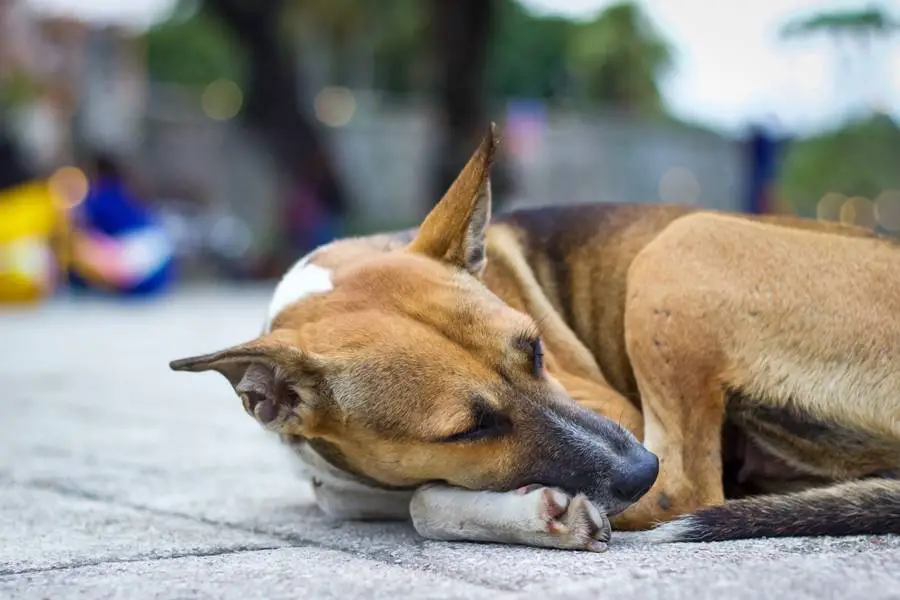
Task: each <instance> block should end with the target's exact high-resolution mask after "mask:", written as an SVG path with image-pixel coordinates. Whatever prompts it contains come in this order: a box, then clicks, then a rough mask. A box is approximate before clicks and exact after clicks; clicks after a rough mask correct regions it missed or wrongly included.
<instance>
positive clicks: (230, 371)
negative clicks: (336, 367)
mask: <svg viewBox="0 0 900 600" xmlns="http://www.w3.org/2000/svg"><path fill="white" fill-rule="evenodd" d="M280 334H281V332H273V333H268V334H265V335H262V336H260V337H258V338H256V339H254V340H252V341H250V342H247V343H245V344H239V345H237V346H232V347H231V348H226V349H225V350H220V351H219V352H213V353H211V354H203V355H200V356H192V357H190V358H181V359H178V360H173V361H172V362H170V363H169V367H170V368H171V369H172V370H173V371H192V372H195V373H200V372H203V371H218V372H219V373H221V374H222V375H224V376H225V378H226V379H227V380H228V381H229V383H231V386H232V387H233V388H234V391H235V392H237V394H238V395H239V396H240V395H245V394H246V395H249V396H252V397H255V399H256V400H266V401H268V402H269V403H271V404H272V405H275V404H277V403H278V402H281V401H283V400H285V398H282V396H283V395H285V394H286V393H290V388H289V385H288V384H290V383H294V384H300V385H303V384H305V383H307V382H308V381H309V380H310V379H312V378H314V377H316V376H317V375H321V374H322V373H323V372H324V364H323V362H322V361H321V359H319V358H317V357H314V356H311V355H310V354H308V353H306V352H304V351H302V350H301V349H300V348H298V347H297V346H296V345H294V344H293V343H291V341H290V340H288V339H285V336H284V335H280Z"/></svg>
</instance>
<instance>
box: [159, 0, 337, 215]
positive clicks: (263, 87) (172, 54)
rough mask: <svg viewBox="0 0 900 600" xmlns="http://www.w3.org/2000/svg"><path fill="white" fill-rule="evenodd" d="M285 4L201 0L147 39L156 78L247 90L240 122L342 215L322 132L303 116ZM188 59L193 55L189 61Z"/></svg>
mask: <svg viewBox="0 0 900 600" xmlns="http://www.w3.org/2000/svg"><path fill="white" fill-rule="evenodd" d="M285 7H286V0H253V1H249V0H203V1H202V3H201V4H200V5H199V6H198V7H197V9H198V10H191V9H192V6H191V5H190V4H189V3H186V4H183V5H182V7H180V8H181V9H182V10H183V11H184V14H180V13H179V12H178V11H176V13H175V18H173V19H171V20H170V21H168V22H167V23H165V24H163V25H160V26H158V27H156V28H154V29H153V30H151V32H150V33H149V34H148V61H149V68H150V73H151V76H153V77H155V78H159V79H164V80H167V81H174V82H178V83H185V84H197V85H202V84H206V83H208V82H209V81H212V80H213V79H217V78H220V77H224V78H228V79H233V80H235V81H237V82H238V83H240V84H241V87H242V88H243V91H244V98H245V102H244V105H243V107H242V111H241V117H242V118H243V119H244V120H245V121H246V123H247V124H248V125H249V126H251V127H252V128H254V129H255V130H256V131H257V132H258V133H259V134H260V136H261V137H262V139H264V140H265V141H266V142H267V144H268V146H269V148H271V150H272V153H273V155H274V157H275V158H276V160H278V161H279V162H280V163H281V164H282V166H283V170H284V172H285V173H287V174H289V175H293V176H294V177H296V178H297V181H298V183H299V184H301V185H303V186H304V187H311V188H312V190H313V192H314V194H315V195H316V197H317V198H318V199H319V200H320V201H321V202H322V203H323V205H324V207H325V208H326V209H327V210H329V211H330V212H332V213H334V214H340V213H342V211H343V210H344V208H345V206H346V200H345V192H344V189H343V187H342V186H341V183H340V181H339V179H338V177H337V176H336V172H335V169H334V167H333V164H332V161H331V159H330V157H329V155H328V153H327V151H326V149H325V146H324V143H323V140H322V137H321V134H320V133H319V131H318V130H317V128H316V127H315V125H314V124H313V123H312V121H311V120H310V119H309V117H308V115H307V114H306V113H305V112H303V111H300V110H298V107H297V93H298V90H300V89H301V88H302V85H303V81H302V77H301V74H300V73H299V72H298V69H296V67H295V63H294V58H293V52H292V51H291V49H290V47H289V46H288V44H287V41H286V40H285V39H284V38H285V36H284V35H283V30H282V16H283V14H284V12H285ZM185 57H190V60H186V59H185Z"/></svg>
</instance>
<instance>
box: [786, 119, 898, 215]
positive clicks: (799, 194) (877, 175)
mask: <svg viewBox="0 0 900 600" xmlns="http://www.w3.org/2000/svg"><path fill="white" fill-rule="evenodd" d="M898 157H900V127H898V126H897V123H895V122H894V121H893V120H892V119H891V118H890V117H888V116H886V115H876V116H874V117H872V118H870V119H867V120H864V121H860V122H857V123H852V124H849V125H847V126H845V127H843V128H841V129H840V130H838V131H835V132H831V133H827V134H824V135H821V136H817V137H813V138H808V139H805V140H798V141H795V142H793V143H792V144H791V146H790V148H789V149H788V151H787V154H786V156H785V160H784V164H783V165H782V168H781V173H782V174H781V179H780V182H779V187H780V191H781V193H782V195H783V197H784V199H785V200H786V201H787V202H788V203H789V204H790V205H791V206H792V207H793V208H794V209H795V210H796V211H797V212H799V213H800V214H805V215H814V214H815V213H816V205H817V203H818V202H819V200H820V199H821V198H822V197H823V196H824V195H825V194H828V193H839V194H843V195H845V196H863V197H866V198H869V199H870V200H873V199H875V197H876V196H878V194H880V193H881V192H882V191H884V190H888V189H900V170H898V169H897V158H898Z"/></svg>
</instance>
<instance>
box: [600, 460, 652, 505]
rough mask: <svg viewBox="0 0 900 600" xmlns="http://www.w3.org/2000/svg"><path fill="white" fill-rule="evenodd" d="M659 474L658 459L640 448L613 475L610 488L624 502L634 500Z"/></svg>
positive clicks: (646, 489)
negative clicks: (623, 466)
mask: <svg viewBox="0 0 900 600" xmlns="http://www.w3.org/2000/svg"><path fill="white" fill-rule="evenodd" d="M657 475H659V459H658V458H657V457H656V455H655V454H653V453H652V452H648V451H647V450H644V449H643V448H641V449H640V450H639V451H638V452H637V453H635V454H634V455H633V456H631V457H629V461H628V463H627V465H626V466H625V468H623V469H622V470H621V471H619V472H618V473H616V474H614V475H613V478H612V481H611V486H610V487H611V488H612V491H613V493H614V494H616V495H617V496H619V498H621V499H622V500H624V501H626V502H636V501H637V500H638V499H639V498H640V497H641V496H643V495H644V494H646V493H647V491H648V490H649V489H650V488H651V487H653V483H654V482H655V481H656V476H657Z"/></svg>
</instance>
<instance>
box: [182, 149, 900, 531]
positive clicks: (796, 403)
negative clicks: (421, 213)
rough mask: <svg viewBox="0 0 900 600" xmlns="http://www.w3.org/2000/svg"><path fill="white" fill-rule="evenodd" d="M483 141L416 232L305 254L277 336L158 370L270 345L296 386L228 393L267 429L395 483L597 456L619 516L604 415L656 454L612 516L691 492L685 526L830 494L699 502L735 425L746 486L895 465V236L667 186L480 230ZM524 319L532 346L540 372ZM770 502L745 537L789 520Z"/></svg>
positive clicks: (621, 519)
mask: <svg viewBox="0 0 900 600" xmlns="http://www.w3.org/2000/svg"><path fill="white" fill-rule="evenodd" d="M494 148H495V140H494V134H493V131H492V132H491V134H490V135H488V136H487V137H486V139H485V142H484V143H483V144H482V146H481V147H480V148H479V150H478V151H477V152H476V153H475V155H474V156H473V158H472V160H471V161H470V162H469V164H468V165H467V166H466V168H464V169H463V172H462V174H461V175H460V178H459V179H458V180H457V182H456V183H455V184H454V185H453V186H452V187H451V189H450V190H449V191H448V193H447V195H446V196H445V198H444V199H443V200H442V201H441V203H439V204H438V206H437V207H436V208H435V209H434V211H433V212H432V213H431V214H430V215H429V217H428V218H427V219H426V221H425V222H424V223H423V225H422V227H421V228H420V229H419V230H418V232H404V233H399V234H394V235H385V236H373V237H370V238H359V239H351V240H344V241H341V242H337V243H335V244H332V245H329V246H328V247H326V248H324V249H321V250H320V251H319V252H317V253H316V254H314V255H313V257H312V259H311V260H312V261H313V262H314V263H315V264H317V265H320V266H323V267H326V268H329V269H331V271H332V274H333V284H334V289H333V291H330V292H328V293H323V294H319V295H313V296H311V297H308V298H305V299H303V300H301V301H298V302H296V303H294V304H292V305H291V306H289V307H288V308H287V309H285V310H283V311H281V313H280V314H278V315H277V317H276V318H275V320H274V322H273V325H272V326H273V330H274V331H273V333H270V334H266V335H264V336H261V338H259V339H258V340H255V341H254V342H251V343H250V344H248V345H244V346H238V347H236V348H234V349H231V350H227V351H224V353H218V354H214V355H207V356H205V357H195V358H192V359H184V360H182V361H175V362H174V363H173V368H176V369H182V370H207V369H211V368H212V369H217V370H219V371H220V372H223V374H225V375H226V376H227V377H228V378H229V380H230V381H231V383H232V384H233V385H235V386H236V389H238V388H239V387H240V385H239V384H240V382H241V381H242V380H241V377H244V379H246V375H245V373H246V372H247V371H248V366H249V365H251V364H261V365H264V366H265V367H266V368H268V369H270V371H271V373H272V376H271V377H270V379H271V381H273V382H274V381H277V380H278V378H279V377H282V378H286V379H287V380H289V381H292V382H293V384H294V386H295V388H296V390H297V391H296V393H297V394H298V396H299V399H297V400H295V401H286V400H285V397H284V394H279V393H277V392H274V391H272V390H276V389H277V386H276V385H275V384H274V383H272V384H267V385H268V387H266V386H265V385H263V386H262V387H260V388H259V389H263V390H268V392H266V391H263V392H260V394H261V396H260V398H261V399H257V401H254V402H249V401H248V399H247V397H246V394H245V400H244V402H245V408H247V410H248V412H250V414H252V415H253V416H255V417H257V418H259V417H260V414H261V413H260V411H261V410H262V411H264V412H265V416H266V417H267V419H266V420H267V421H268V425H267V426H268V427H269V428H271V429H273V430H275V431H278V432H280V433H282V434H286V435H293V436H297V437H298V438H301V439H304V440H316V442H315V443H317V444H319V447H320V448H323V449H324V450H323V451H322V452H320V454H323V456H324V455H325V454H329V455H330V456H332V457H333V459H332V460H333V461H337V462H340V464H339V465H336V466H339V468H341V469H343V470H345V471H347V472H350V473H353V474H355V475H357V476H358V477H360V478H361V479H363V480H365V481H369V482H375V483H377V484H379V485H384V486H391V487H412V486H417V485H420V484H422V483H425V482H429V481H444V482H448V483H450V484H452V485H457V486H461V487H466V488H469V489H492V490H505V489H511V488H513V487H515V486H518V485H522V484H525V483H530V482H535V481H536V482H539V483H544V484H548V485H550V484H552V485H559V486H561V487H563V488H566V486H567V485H568V489H573V490H574V491H581V490H580V489H574V488H576V487H577V486H582V487H583V486H584V485H587V484H586V483H585V482H586V481H587V480H588V479H589V478H590V477H593V478H594V479H597V480H598V481H601V483H598V484H597V487H596V489H595V490H593V491H594V492H595V495H594V496H592V499H594V500H595V501H598V502H602V503H603V504H604V506H605V507H606V508H607V509H608V510H609V511H610V514H615V513H619V512H620V511H621V510H622V509H624V508H625V506H627V505H628V504H630V502H623V501H622V500H621V498H617V497H615V496H614V494H611V492H610V491H609V487H610V485H611V484H609V482H608V481H606V479H611V478H614V476H615V475H616V473H618V471H621V470H622V469H624V470H625V471H627V470H628V469H629V468H630V467H629V465H632V464H637V463H638V462H640V460H642V457H641V456H640V455H639V454H638V452H639V451H638V450H636V449H635V448H634V447H633V443H632V440H633V438H630V436H629V435H627V434H625V433H623V432H621V430H620V429H619V428H617V427H615V426H614V423H618V424H620V425H621V426H622V427H624V428H625V429H626V430H628V431H629V432H631V434H633V435H634V436H635V437H636V438H638V439H641V440H643V441H644V445H645V446H646V447H647V448H649V449H650V450H651V451H652V452H654V453H655V454H656V455H657V456H659V457H660V463H661V466H660V472H659V477H658V478H657V479H656V481H655V483H654V484H653V487H652V489H651V490H650V491H649V492H648V493H646V494H644V495H643V497H642V498H641V499H640V500H639V501H638V502H637V503H635V504H633V505H632V506H630V507H629V508H628V509H627V510H625V511H624V512H621V514H619V515H618V516H617V517H616V518H615V519H614V521H613V525H614V526H615V527H618V528H621V529H646V528H649V527H651V526H652V525H654V524H655V523H658V522H661V521H669V520H671V519H673V518H675V517H678V516H681V515H685V514H687V513H690V512H692V511H696V510H697V509H700V508H702V507H707V508H705V509H704V511H701V512H700V513H697V515H696V517H697V519H701V520H702V519H705V521H702V522H703V523H705V524H706V525H708V528H709V527H713V526H714V525H716V526H718V527H719V529H718V530H717V531H718V532H719V533H720V534H721V535H711V534H710V535H707V536H706V537H705V538H704V537H703V536H701V535H699V534H698V535H695V536H694V538H691V537H690V536H687V535H686V536H683V539H723V538H724V537H740V535H739V534H740V532H741V531H742V530H741V529H740V528H739V527H736V526H735V525H734V518H733V517H734V515H735V514H738V515H740V514H743V515H753V514H756V513H754V512H753V511H757V512H758V511H760V510H762V511H763V512H765V510H764V509H766V510H767V507H768V508H772V507H773V506H774V508H773V510H775V511H776V512H777V513H778V514H779V515H782V516H783V515H784V514H785V511H788V512H789V511H796V510H799V509H798V506H806V507H810V506H813V505H814V503H815V502H816V501H820V502H822V503H824V504H823V505H825V506H830V505H831V504H834V503H835V502H837V500H836V499H837V498H839V496H838V495H837V494H838V492H836V491H825V492H805V494H806V495H800V496H796V497H794V496H790V497H783V498H786V499H780V500H778V501H777V502H780V503H781V504H777V505H774V504H771V503H770V504H765V502H767V501H760V500H757V499H751V500H741V501H738V503H736V504H728V505H726V506H725V508H723V509H722V511H723V512H719V513H717V512H715V510H716V509H715V507H717V506H719V507H721V506H722V505H723V503H724V502H725V500H726V495H725V487H724V485H723V477H724V478H725V479H727V478H728V474H727V472H726V470H725V469H724V468H723V465H724V464H725V462H724V461H725V460H727V459H728V457H729V456H731V455H732V454H734V453H735V448H736V447H737V446H740V447H741V450H740V452H738V453H737V454H736V456H739V458H740V460H745V462H746V464H745V465H744V467H745V468H744V469H743V474H742V479H744V480H745V481H744V483H746V480H750V481H751V483H752V482H753V480H754V479H757V480H758V481H757V483H759V485H761V486H765V485H768V486H770V487H771V486H772V485H774V486H775V488H776V489H778V488H779V487H780V488H781V489H788V486H789V485H790V481H789V480H791V481H793V482H794V483H796V482H800V481H802V482H806V481H812V480H815V481H817V482H818V483H827V482H832V481H834V482H840V481H847V480H856V479H861V478H864V477H868V476H873V475H877V474H878V473H881V472H885V471H893V470H896V469H898V468H900V397H898V394H897V390H900V367H898V365H900V349H898V345H897V340H900V318H898V317H897V315H900V280H898V276H897V273H900V253H898V252H897V250H896V248H895V247H894V245H893V244H892V243H890V242H888V241H885V240H882V239H878V238H875V237H873V235H872V234H871V232H869V231H867V230H864V229H861V228H855V227H848V226H843V225H840V224H831V223H821V222H816V221H809V220H803V219H797V218H790V217H771V216H768V217H747V216H738V215H726V214H719V213H713V212H709V211H702V210H699V209H696V208H691V207H678V206H648V205H628V206H622V205H598V206H577V207H575V206H573V207H558V208H548V209H543V210H531V211H521V212H515V213H511V214H507V215H503V216H501V217H500V218H498V219H495V221H494V223H493V224H492V225H490V227H488V221H489V218H490V188H489V182H488V173H489V168H490V163H491V160H492V156H493V152H494ZM410 240H411V243H410ZM485 257H486V263H485ZM538 334H540V337H541V339H542V340H543V344H544V355H545V357H544V369H543V370H541V372H540V373H539V375H538V376H535V375H534V374H533V373H532V367H533V363H534V357H533V355H532V352H534V345H533V344H534V340H535V339H537V337H538ZM238 391H239V393H241V391H240V389H238ZM267 394H268V395H267ZM571 400H574V401H575V403H577V405H578V407H580V409H577V407H573V405H572V403H571ZM273 407H275V408H273ZM276 409H277V410H276ZM576 409H577V410H576ZM583 409H588V410H589V411H591V413H595V414H597V415H601V416H602V417H605V419H602V420H598V421H593V420H590V418H589V417H586V416H585V415H584V414H582V412H578V410H583ZM584 412H587V411H584ZM272 414H277V418H275V419H269V418H268V417H271V416H272ZM480 415H489V416H490V418H491V419H495V420H496V419H499V420H500V425H499V426H498V427H497V428H495V429H496V431H495V432H494V433H493V434H492V435H490V436H487V437H485V438H484V439H479V440H478V441H477V442H469V441H466V442H454V441H453V440H454V436H455V435H457V434H459V433H461V432H465V431H467V430H470V429H471V428H472V426H473V425H475V424H477V421H478V419H480V418H482V417H481V416H480ZM548 415H549V416H548ZM485 418H487V417H485ZM553 423H557V425H558V424H559V423H563V425H561V426H559V427H562V429H559V427H557V425H552V424H553ZM573 423H574V424H575V425H572V424H573ZM571 426H575V427H577V428H581V429H584V430H591V431H594V432H595V433H596V435H597V437H598V438H603V439H604V440H605V443H606V444H607V445H606V446H604V447H603V452H606V453H607V454H609V455H610V456H612V457H613V458H611V459H610V461H609V463H608V464H607V463H605V462H604V460H605V459H604V458H603V457H604V456H606V454H603V453H602V452H601V453H600V454H597V455H596V456H594V457H593V458H592V459H591V460H593V461H594V462H596V463H597V466H596V467H595V466H591V465H588V464H585V463H578V464H576V462H577V461H576V460H575V459H574V458H573V454H575V452H573V450H572V448H571V447H568V446H567V445H566V442H565V440H564V438H565V435H566V434H565V431H564V430H565V428H566V427H571ZM554 427H557V428H556V429H554ZM723 427H724V429H723ZM723 432H724V433H725V435H723ZM745 447H746V448H750V450H748V452H752V453H755V454H754V455H755V456H756V460H757V461H758V464H761V465H763V467H764V466H765V464H767V463H770V464H774V463H775V462H779V463H783V464H784V465H786V467H785V468H784V469H783V471H784V472H785V473H786V475H785V476H784V477H783V480H778V477H776V478H775V479H776V480H777V481H775V482H774V483H773V482H772V481H767V478H769V477H770V476H771V472H775V470H772V469H769V470H768V471H767V470H766V469H765V468H763V467H758V468H756V472H755V473H754V469H753V468H749V469H748V468H746V467H748V466H749V465H751V464H752V461H750V460H747V459H746V457H747V456H749V454H742V452H744V450H743V449H744V448H745ZM597 451H598V452H600V450H597ZM568 461H573V462H571V464H570V463H569V462H568ZM759 461H761V462H759ZM601 463H602V464H601ZM622 465H625V466H622ZM567 470H568V472H571V473H573V474H576V475H577V476H576V475H572V477H570V479H571V481H569V480H566V479H565V476H564V475H563V474H564V473H565V472H567ZM617 470H618V471H617ZM557 472H558V473H560V475H559V476H558V477H559V479H556V480H554V477H557V475H556V473H557ZM610 473H612V474H611V475H610ZM579 477H582V479H579ZM590 485H593V484H590ZM803 485H804V486H805V485H807V484H806V483H804V484H803ZM854 485H858V487H854ZM892 485H894V484H891V483H885V484H883V485H882V484H872V483H860V484H853V483H845V484H843V486H844V487H842V488H839V490H841V491H842V492H844V493H850V494H851V495H852V494H853V493H854V490H859V497H860V498H864V499H867V501H876V502H877V501H881V502H882V504H883V505H886V506H888V505H890V502H888V501H887V500H885V499H886V498H888V497H890V498H892V499H893V500H891V502H894V503H895V504H894V505H890V506H894V509H896V502H897V500H896V498H897V497H898V496H900V494H898V493H897V488H896V486H895V487H891V486H892ZM613 487H614V486H613ZM885 490H887V491H885ZM892 493H893V494H895V495H894V496H891V494H892ZM816 494H818V496H817V495H816ZM740 502H744V503H745V504H740ZM829 503H830V504H829ZM885 503H887V504H885ZM851 504H852V502H851ZM861 506H862V505H860V507H861ZM710 507H712V508H710ZM760 507H762V508H760ZM860 507H858V508H859V510H863V508H860ZM865 507H867V508H865V510H871V505H870V504H865ZM894 509H891V510H894ZM742 510H743V511H744V512H741V511H742ZM778 510H780V511H781V512H778ZM711 511H712V512H711ZM728 511H731V512H730V513H729V512H728ZM735 511H737V512H735ZM838 512H840V511H838ZM851 512H853V511H852V510H851ZM885 514H888V516H890V514H893V513H889V512H888V513H885ZM845 516H846V515H845ZM881 516H882V517H884V515H881ZM840 517H841V515H840V514H839V515H837V517H836V519H837V520H836V521H835V523H838V522H839V523H841V524H843V525H846V524H847V523H851V524H852V523H858V522H860V515H859V514H858V511H857V512H854V513H853V514H852V515H850V516H849V517H847V518H845V519H843V520H841V519H840ZM729 518H730V519H731V520H728V519H729ZM800 521H803V520H802V519H800ZM862 521H865V519H862ZM726 522H727V523H728V525H723V523H726ZM788 522H791V521H790V519H787V518H785V519H783V521H779V522H778V523H781V524H782V525H784V524H785V523H788ZM796 522H797V521H796V520H795V521H794V523H796ZM881 522H884V520H882V521H881ZM697 523H700V521H696V522H694V525H697ZM773 523H775V521H773ZM778 523H775V524H774V525H772V527H770V528H768V529H766V528H765V527H764V526H762V525H760V526H759V527H758V528H757V530H756V531H757V533H756V534H760V535H761V534H766V535H777V534H779V532H781V533H782V534H787V533H791V534H798V533H802V530H803V528H802V527H799V526H796V525H792V526H790V527H789V526H787V525H784V526H783V527H781V528H780V529H779V525H778ZM870 525H871V523H870ZM729 528H730V529H729ZM876 528H877V527H876ZM895 528H896V527H895ZM806 529H807V530H809V531H811V532H814V533H815V532H826V533H827V532H829V531H831V532H838V533H840V532H844V531H845V530H847V531H851V530H854V531H855V530H858V529H860V527H856V529H854V528H853V527H852V526H849V525H848V526H847V527H843V528H841V527H838V526H837V525H835V527H833V528H832V529H828V528H824V529H823V528H821V527H819V528H818V529H817V528H816V527H807V528H806ZM705 531H706V533H709V531H708V530H705ZM722 532H726V533H722ZM729 532H730V533H729ZM759 532H763V533H759ZM745 533H746V532H745ZM756 534H754V535H756Z"/></svg>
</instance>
